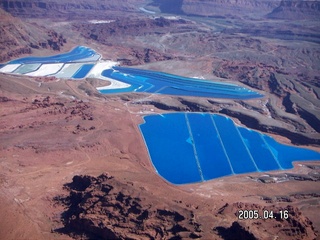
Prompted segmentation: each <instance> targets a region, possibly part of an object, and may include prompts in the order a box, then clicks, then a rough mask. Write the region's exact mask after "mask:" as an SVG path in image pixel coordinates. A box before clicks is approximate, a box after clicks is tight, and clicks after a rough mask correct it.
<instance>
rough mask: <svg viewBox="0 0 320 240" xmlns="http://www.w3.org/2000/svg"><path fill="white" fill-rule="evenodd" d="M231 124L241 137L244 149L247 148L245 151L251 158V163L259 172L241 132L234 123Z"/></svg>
mask: <svg viewBox="0 0 320 240" xmlns="http://www.w3.org/2000/svg"><path fill="white" fill-rule="evenodd" d="M233 126H234V127H235V129H236V130H237V132H238V134H239V137H240V139H241V141H242V143H243V145H244V147H245V148H246V150H247V153H248V155H249V157H250V158H251V161H252V163H253V164H254V166H255V167H256V169H257V172H260V171H259V168H258V166H257V164H256V162H255V161H254V159H253V157H252V155H251V152H250V150H249V149H248V147H247V145H246V144H245V142H244V140H243V137H242V135H241V133H240V131H239V129H238V127H237V126H236V125H235V124H233Z"/></svg>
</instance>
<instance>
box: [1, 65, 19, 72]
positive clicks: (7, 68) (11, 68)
mask: <svg viewBox="0 0 320 240" xmlns="http://www.w3.org/2000/svg"><path fill="white" fill-rule="evenodd" d="M20 65H21V64H7V65H5V66H4V67H2V68H0V72H2V73H11V72H13V71H14V70H16V69H17V68H18V67H19V66H20Z"/></svg>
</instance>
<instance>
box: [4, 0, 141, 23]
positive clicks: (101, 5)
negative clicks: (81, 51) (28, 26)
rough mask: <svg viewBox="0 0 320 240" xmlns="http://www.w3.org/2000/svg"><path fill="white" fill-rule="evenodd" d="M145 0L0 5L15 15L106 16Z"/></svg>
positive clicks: (6, 2)
mask: <svg viewBox="0 0 320 240" xmlns="http://www.w3.org/2000/svg"><path fill="white" fill-rule="evenodd" d="M141 2H144V0H125V1H108V0H104V1H98V0H90V1H83V0H82V1H75V0H73V1H67V2H66V1H63V0H55V1H48V0H42V1H32V0H20V1H12V0H4V1H1V2H0V7H1V8H3V9H5V10H6V11H8V12H10V13H12V14H13V15H14V16H17V15H19V16H20V17H27V18H83V14H85V15H86V17H90V16H91V17H92V18H93V19H96V18H97V17H98V16H100V17H105V13H106V11H109V10H112V11H126V12H134V11H138V8H137V4H139V3H141Z"/></svg>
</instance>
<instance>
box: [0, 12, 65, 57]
mask: <svg viewBox="0 0 320 240" xmlns="http://www.w3.org/2000/svg"><path fill="white" fill-rule="evenodd" d="M0 20H1V21H0V62H4V61H8V60H10V59H13V58H17V57H19V56H20V55H23V54H32V49H51V50H54V51H60V49H61V47H62V46H63V45H64V44H65V43H66V41H67V40H66V39H65V38H64V37H63V36H62V35H61V34H58V33H57V32H55V31H53V30H48V29H45V28H43V27H40V26H37V25H35V24H28V23H25V22H22V21H21V20H20V19H18V18H15V17H12V16H11V15H10V14H9V13H7V12H5V11H4V10H2V9H1V8H0Z"/></svg>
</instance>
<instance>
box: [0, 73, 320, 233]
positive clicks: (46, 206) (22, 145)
mask: <svg viewBox="0 0 320 240" xmlns="http://www.w3.org/2000/svg"><path fill="white" fill-rule="evenodd" d="M39 83H41V84H39ZM92 84H97V81H96V80H86V81H83V82H80V81H62V80H60V81H56V79H51V81H45V82H44V81H42V80H41V79H39V78H28V77H25V76H21V77H18V76H8V75H4V74H2V75H1V76H0V85H1V91H0V94H1V96H2V97H1V98H0V99H1V101H0V105H1V122H0V124H1V125H0V127H1V139H0V141H1V148H0V156H1V162H0V172H1V175H0V177H1V178H0V179H1V181H0V187H1V195H0V198H1V201H2V202H4V203H5V205H2V206H1V208H0V212H1V213H3V214H6V215H7V216H8V217H7V218H6V221H0V224H1V226H2V227H1V228H0V229H1V230H0V236H3V238H5V239H30V238H32V239H43V238H47V239H66V238H67V237H70V238H73V239H92V238H107V239H110V238H111V239H112V238H120V239H126V238H133V239H135V238H136V239H141V236H143V237H144V238H145V239H153V238H155V239H161V238H166V239H169V238H171V237H175V238H198V237H202V238H203V239H226V238H228V237H229V238H231V239H232V238H234V236H235V234H236V236H243V237H244V238H247V239H274V237H279V238H280V239H315V238H316V235H317V234H318V231H319V230H320V222H319V221H318V218H317V209H318V205H317V204H315V203H316V202H317V201H318V199H319V193H318V186H319V181H318V180H317V179H318V178H317V176H318V175H319V173H318V171H319V166H318V165H317V164H314V163H309V164H307V163H304V164H303V165H300V166H298V165H296V168H295V169H294V170H292V171H287V172H286V175H283V173H281V172H279V173H273V175H271V176H270V179H269V180H268V179H267V177H266V176H263V175H262V174H261V173H257V174H244V175H240V176H235V177H228V178H222V179H217V180H214V181H208V182H205V183H199V184H191V185H185V186H173V185H171V184H168V183H167V182H165V181H164V180H163V179H162V178H160V177H159V176H158V175H157V174H156V173H155V171H154V169H153V167H152V165H151V163H150V161H149V157H148V154H147V151H146V149H145V146H144V142H143V140H142V138H141V135H140V132H139V130H138V128H137V124H138V123H141V121H142V119H141V114H143V113H147V112H151V110H152V108H151V107H150V106H148V105H145V104H135V102H139V101H140V102H141V99H145V97H146V96H145V95H141V94H127V95H120V96H103V95H100V94H98V93H96V92H95V91H94V85H92ZM100 84H101V83H100ZM159 97H161V96H159ZM162 99H163V100H164V101H165V99H167V98H166V97H162ZM156 101H158V100H156ZM184 101H189V102H192V101H193V100H192V98H189V99H188V98H185V99H184ZM199 103H201V102H199ZM154 111H156V112H163V110H160V109H154V108H153V112H154ZM105 172H108V174H105ZM102 173H103V174H102ZM101 174H102V175H101ZM277 174H278V175H277ZM281 174H282V175H281ZM261 175H262V176H261ZM308 176H309V177H308ZM146 179H147V181H146ZM277 179H278V180H279V181H277ZM63 185H64V186H65V187H64V190H63ZM240 209H256V210H261V209H267V210H269V211H271V210H273V211H274V213H275V214H277V213H278V212H279V211H280V210H287V211H288V214H289V215H288V216H289V217H288V219H265V220H259V219H257V220H240V219H238V211H239V210H240ZM17 222H19V228H17V229H16V228H14V227H13V226H15V224H16V223H17Z"/></svg>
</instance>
